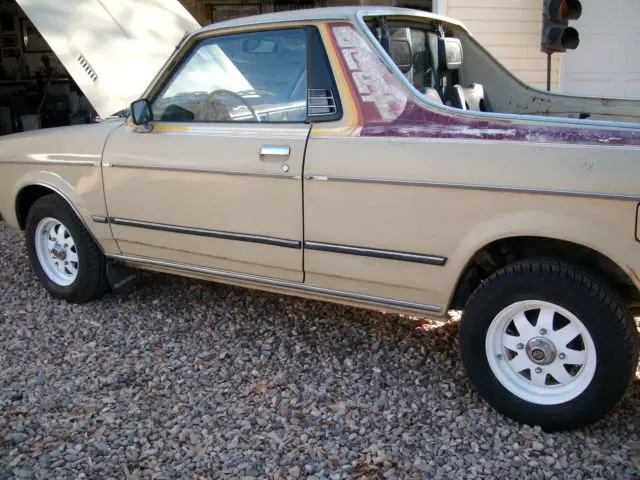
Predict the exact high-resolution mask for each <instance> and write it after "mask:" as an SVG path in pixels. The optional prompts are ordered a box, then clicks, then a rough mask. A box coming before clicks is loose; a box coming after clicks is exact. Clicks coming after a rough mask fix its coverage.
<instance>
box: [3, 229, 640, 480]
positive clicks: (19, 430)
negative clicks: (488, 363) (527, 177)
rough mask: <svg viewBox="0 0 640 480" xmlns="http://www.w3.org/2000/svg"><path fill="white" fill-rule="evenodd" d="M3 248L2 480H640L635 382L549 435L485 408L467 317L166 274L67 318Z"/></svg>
mask: <svg viewBox="0 0 640 480" xmlns="http://www.w3.org/2000/svg"><path fill="white" fill-rule="evenodd" d="M0 244H1V245H2V249H1V250H0V286H1V292H0V322H1V324H0V325H1V330H0V332H1V333H0V479H3V478H158V479H165V478H166V479H168V478H229V477H232V478H242V477H248V478H252V477H262V478H265V477H266V478H276V479H278V478H301V477H308V478H331V479H339V478H357V477H361V478H515V477H522V478H532V479H535V478H539V479H549V478H572V479H582V478H634V477H639V476H640V470H639V467H640V422H639V419H640V380H639V379H637V378H636V380H635V381H634V382H633V385H632V387H631V389H630V392H629V395H628V396H627V397H626V399H625V400H624V401H623V402H622V403H621V405H620V406H619V407H618V408H617V409H616V410H615V411H614V412H613V413H612V414H611V415H609V416H608V417H607V418H606V419H605V420H603V421H601V422H600V423H599V424H597V425H595V426H593V427H591V428H588V429H585V430H580V431H574V432H570V433H560V434H546V433H544V432H542V431H541V430H540V429H539V428H537V427H536V428H530V427H526V426H521V425H518V424H516V423H515V422H512V421H511V420H508V419H506V418H504V417H502V416H500V415H499V414H497V413H496V412H494V411H492V410H491V409H490V408H489V407H488V406H487V405H486V404H485V403H484V402H483V401H481V400H480V398H479V397H478V395H477V394H476V393H475V392H474V391H473V389H472V387H471V385H470V383H469V381H468V379H467V378H466V376H465V374H464V372H463V369H462V365H461V363H460V360H459V358H458V354H457V340H456V336H457V325H456V322H455V321H453V320H448V321H434V320H429V319H424V318H416V317H407V316H399V315H391V314H382V313H376V312H370V311H366V310H361V309H356V308H347V307H342V306H337V305H332V304H329V303H324V302H316V301H308V300H302V299H295V298H290V297H285V296H280V295H275V294H268V293H261V292H257V291H250V290H247V289H241V288H234V287H228V286H222V285H215V284H210V283H205V282H200V281H194V280H188V279H182V278H178V277H172V276H168V275H159V274H145V275H144V276H143V281H142V282H141V284H140V285H139V286H138V287H137V288H136V290H135V291H134V292H132V293H131V294H130V295H128V296H113V295H107V296H105V297H104V298H102V299H100V300H98V301H95V302H93V303H90V304H86V305H80V306H78V305H68V304H66V303H64V302H60V301H55V300H53V299H51V298H50V297H49V296H47V294H46V293H45V291H44V290H43V289H42V288H41V287H40V286H39V285H38V284H37V282H36V279H35V276H34V275H33V273H32V272H31V270H30V268H29V267H28V260H27V257H26V252H25V249H24V247H23V241H22V237H21V235H19V234H18V233H16V232H14V231H12V230H10V229H9V228H8V227H7V226H6V225H5V224H2V223H0Z"/></svg>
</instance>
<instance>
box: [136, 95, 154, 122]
mask: <svg viewBox="0 0 640 480" xmlns="http://www.w3.org/2000/svg"><path fill="white" fill-rule="evenodd" d="M131 119H132V120H133V123H134V124H136V125H146V124H147V123H149V122H150V121H151V120H153V113H152V112H151V107H150V106H149V102H148V101H147V99H145V98H142V99H140V100H136V101H135V102H133V103H132V104H131Z"/></svg>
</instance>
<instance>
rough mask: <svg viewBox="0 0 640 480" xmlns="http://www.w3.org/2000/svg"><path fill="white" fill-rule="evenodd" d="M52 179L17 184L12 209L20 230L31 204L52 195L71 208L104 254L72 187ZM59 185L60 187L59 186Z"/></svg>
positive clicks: (59, 179)
mask: <svg viewBox="0 0 640 480" xmlns="http://www.w3.org/2000/svg"><path fill="white" fill-rule="evenodd" d="M52 175H53V174H52ZM53 177H54V179H55V181H54V182H51V181H47V180H44V179H38V180H33V181H29V180H28V179H25V180H23V181H22V182H20V183H18V186H17V187H16V189H15V190H16V191H15V193H14V198H15V203H14V209H15V215H16V220H17V222H18V226H19V227H20V230H24V229H25V224H26V221H27V215H28V214H29V210H30V209H31V207H32V206H33V204H34V203H35V202H36V201H37V200H38V199H40V198H42V197H44V196H46V195H51V194H54V195H57V196H58V197H60V198H62V199H63V200H64V201H65V202H66V203H67V204H68V205H69V206H70V207H71V209H72V210H73V212H74V213H75V214H76V216H77V217H78V219H79V221H80V222H81V223H82V225H83V226H84V228H85V229H86V230H87V232H89V235H91V237H92V238H93V240H94V241H95V242H96V244H97V245H98V247H99V248H100V250H101V251H102V252H103V253H104V249H103V247H102V244H101V243H100V242H99V241H98V239H97V237H96V235H95V233H94V232H93V230H92V229H91V227H90V226H89V223H88V222H87V220H86V218H87V217H89V213H88V212H85V214H84V215H83V213H82V212H81V210H82V209H83V207H82V203H81V202H80V201H79V198H78V197H77V195H76V194H75V193H74V191H73V187H72V186H71V185H69V184H68V183H66V182H64V181H63V180H62V179H61V178H60V177H59V176H57V175H53ZM60 183H61V184H62V185H60ZM74 200H75V201H74ZM85 210H86V209H85Z"/></svg>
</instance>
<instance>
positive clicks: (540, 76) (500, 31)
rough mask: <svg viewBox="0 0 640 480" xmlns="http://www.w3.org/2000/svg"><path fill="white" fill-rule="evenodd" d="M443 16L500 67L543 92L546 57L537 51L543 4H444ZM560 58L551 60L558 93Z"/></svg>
mask: <svg viewBox="0 0 640 480" xmlns="http://www.w3.org/2000/svg"><path fill="white" fill-rule="evenodd" d="M446 5H447V6H446V15H448V16H450V17H453V18H456V19H458V20H460V21H461V22H463V23H464V24H465V25H466V27H467V28H468V29H469V30H470V31H471V33H472V34H473V35H474V36H475V37H476V38H477V39H478V40H479V41H480V42H481V43H482V45H483V46H484V47H485V48H487V49H488V50H489V51H490V52H491V53H492V54H493V55H494V56H495V57H496V58H497V59H498V60H499V61H500V62H501V63H503V64H504V65H505V66H506V67H507V68H508V69H509V70H511V71H512V72H513V73H514V74H515V75H517V76H518V77H519V78H521V79H522V80H523V81H524V82H526V83H528V84H530V85H533V86H535V87H538V88H543V89H544V88H546V83H547V57H546V55H545V54H544V53H542V52H541V51H540V31H541V29H542V0H447V2H446ZM561 56H562V55H558V54H556V55H554V56H553V57H552V66H551V89H552V90H554V91H557V90H558V88H559V84H558V79H559V76H558V72H559V69H560V61H561V60H560V58H561Z"/></svg>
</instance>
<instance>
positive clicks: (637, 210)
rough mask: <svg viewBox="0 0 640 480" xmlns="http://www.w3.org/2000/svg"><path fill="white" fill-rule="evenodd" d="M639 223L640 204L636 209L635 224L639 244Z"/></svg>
mask: <svg viewBox="0 0 640 480" xmlns="http://www.w3.org/2000/svg"><path fill="white" fill-rule="evenodd" d="M639 222H640V203H639V204H638V206H637V207H636V223H635V226H636V231H635V237H636V241H638V242H640V237H639V236H638V233H640V228H638V227H639Z"/></svg>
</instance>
